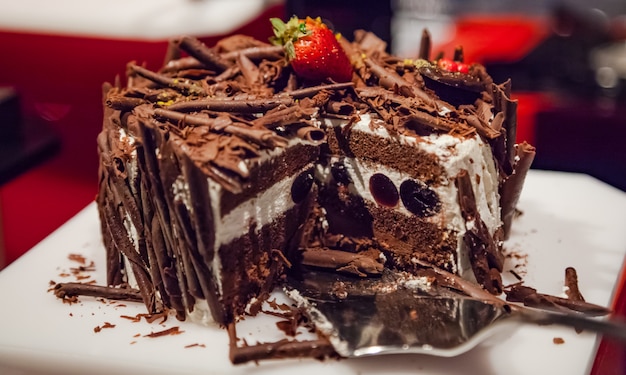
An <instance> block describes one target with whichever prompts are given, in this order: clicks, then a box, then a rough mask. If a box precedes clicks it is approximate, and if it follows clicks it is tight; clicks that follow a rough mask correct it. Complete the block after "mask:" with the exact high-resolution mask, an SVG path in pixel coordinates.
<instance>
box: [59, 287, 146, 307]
mask: <svg viewBox="0 0 626 375" xmlns="http://www.w3.org/2000/svg"><path fill="white" fill-rule="evenodd" d="M54 294H55V295H56V296H57V297H59V298H66V297H73V296H90V297H102V298H108V299H114V300H120V301H138V302H140V301H142V297H141V292H140V291H139V290H138V289H130V288H112V287H108V286H100V285H92V284H82V283H59V284H57V285H55V286H54Z"/></svg>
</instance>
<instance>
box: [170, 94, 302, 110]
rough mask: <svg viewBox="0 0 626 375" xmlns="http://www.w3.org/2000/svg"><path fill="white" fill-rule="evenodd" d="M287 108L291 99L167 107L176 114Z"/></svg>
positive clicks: (208, 101) (200, 102)
mask: <svg viewBox="0 0 626 375" xmlns="http://www.w3.org/2000/svg"><path fill="white" fill-rule="evenodd" d="M281 104H282V105H285V106H289V105H292V104H293V99H292V98H287V97H285V98H269V99H253V100H250V99H244V100H240V99H231V98H226V99H205V100H193V101H186V102H179V103H175V104H172V105H170V106H169V107H167V108H168V109H169V110H171V111H177V112H198V111H201V110H205V109H206V110H210V111H221V112H237V113H262V112H267V111H269V110H270V109H272V108H276V107H278V106H279V105H281Z"/></svg>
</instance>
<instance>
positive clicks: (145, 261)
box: [97, 31, 534, 325]
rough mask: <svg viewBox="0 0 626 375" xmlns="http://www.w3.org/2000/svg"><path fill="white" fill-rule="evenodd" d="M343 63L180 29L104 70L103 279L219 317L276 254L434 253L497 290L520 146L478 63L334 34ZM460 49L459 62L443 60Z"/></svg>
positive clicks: (503, 103)
mask: <svg viewBox="0 0 626 375" xmlns="http://www.w3.org/2000/svg"><path fill="white" fill-rule="evenodd" d="M339 44H340V45H341V50H342V52H343V51H345V55H346V57H347V58H348V60H349V62H350V65H351V66H352V74H351V78H350V80H347V81H346V82H337V81H335V80H333V79H317V80H312V79H310V78H304V77H302V76H301V75H299V74H298V72H296V71H295V70H294V69H293V66H292V64H290V63H289V62H287V61H286V59H285V57H286V55H285V52H284V51H285V49H284V47H282V46H274V45H270V44H268V43H265V42H262V41H258V40H255V39H252V38H250V37H246V36H241V35H236V36H233V37H229V38H225V39H224V40H222V41H220V42H219V43H217V45H215V46H211V47H209V46H206V45H204V44H203V43H202V42H201V41H199V40H197V39H194V38H191V37H183V38H179V39H177V40H174V41H172V43H171V48H170V51H168V56H171V59H170V60H169V61H168V62H167V63H166V64H165V65H164V66H163V68H161V69H160V70H158V71H151V70H148V69H146V68H144V67H141V66H138V65H136V64H134V63H130V64H129V65H128V67H127V79H126V82H125V83H124V84H122V83H120V82H118V83H116V84H115V85H105V88H104V108H105V114H104V124H103V130H102V132H101V134H100V135H99V137H98V152H99V155H100V189H99V193H98V198H97V202H98V208H99V212H100V218H101V226H102V233H103V238H104V243H105V246H106V250H107V275H108V280H107V283H108V284H109V285H111V286H119V285H124V284H128V285H130V286H131V287H133V288H137V289H139V290H140V291H141V295H142V297H143V300H144V303H145V304H146V306H147V308H148V310H149V311H151V312H156V311H161V310H163V309H172V310H175V311H176V313H177V316H178V317H179V318H180V319H187V318H190V319H192V320H194V321H199V322H202V323H206V324H209V323H210V322H215V323H217V324H220V325H227V324H229V323H231V322H233V321H235V320H237V318H238V317H239V316H242V315H244V314H255V313H256V312H257V311H258V309H259V308H260V304H261V302H263V301H264V300H265V299H266V298H267V296H268V295H269V293H270V292H271V291H272V290H273V289H274V288H275V286H276V285H277V284H278V283H279V282H280V281H281V278H282V277H283V275H284V274H285V273H286V272H292V273H293V272H298V270H299V269H301V267H314V268H318V269H327V270H329V271H333V272H343V273H348V274H353V275H354V276H355V277H378V276H379V275H380V274H381V273H382V271H383V269H385V268H389V269H393V270H400V271H407V272H415V271H417V270H418V269H419V268H420V267H421V266H420V264H423V262H426V263H429V264H433V265H436V266H437V267H441V268H443V269H445V270H447V271H449V272H452V273H455V274H458V275H460V276H462V277H463V278H466V279H468V280H474V281H477V282H478V283H480V284H481V285H483V286H484V287H485V288H486V289H487V290H489V291H491V292H493V293H495V294H498V293H500V292H501V282H500V272H501V271H502V251H501V250H502V249H501V247H502V241H503V240H504V238H505V237H506V235H507V230H508V228H509V225H510V220H511V218H512V216H513V212H514V209H515V204H516V202H517V198H518V197H519V192H520V190H521V187H522V184H523V180H524V176H525V174H526V171H527V170H528V168H529V167H530V162H531V161H532V157H533V156H534V149H533V148H532V147H531V146H529V145H527V144H522V145H519V146H516V145H514V140H515V123H516V116H515V111H516V102H514V101H512V100H511V99H510V84H508V83H505V84H495V83H493V82H492V80H491V78H490V77H489V75H488V74H487V73H486V72H485V70H484V68H483V67H482V66H480V65H478V64H465V63H463V62H462V61H456V62H455V63H456V64H457V68H456V70H454V71H452V70H450V66H449V65H446V64H441V60H439V61H431V60H430V59H429V56H428V53H425V54H423V55H422V56H420V57H419V58H417V59H402V58H398V57H395V56H392V55H389V54H388V53H387V52H386V51H385V48H386V46H385V43H384V42H382V41H381V40H380V39H378V38H377V37H376V36H375V35H373V34H371V33H368V32H364V31H359V32H357V33H355V38H354V41H348V40H346V39H345V38H340V39H339ZM459 66H462V67H463V68H459Z"/></svg>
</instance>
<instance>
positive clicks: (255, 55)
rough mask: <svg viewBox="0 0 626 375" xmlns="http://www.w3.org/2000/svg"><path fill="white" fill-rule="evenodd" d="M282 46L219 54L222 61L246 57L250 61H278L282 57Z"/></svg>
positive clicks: (245, 49)
mask: <svg viewBox="0 0 626 375" xmlns="http://www.w3.org/2000/svg"><path fill="white" fill-rule="evenodd" d="M284 52H285V50H284V47H283V46H263V47H249V48H244V49H241V50H238V51H230V52H226V53H222V54H220V58H221V59H222V60H233V61H234V60H236V59H237V58H239V57H240V56H246V57H247V58H249V59H250V60H279V59H281V58H283V57H284Z"/></svg>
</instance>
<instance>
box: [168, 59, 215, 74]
mask: <svg viewBox="0 0 626 375" xmlns="http://www.w3.org/2000/svg"><path fill="white" fill-rule="evenodd" d="M200 68H204V65H202V63H201V62H200V61H198V60H197V59H196V58H195V57H193V56H185V57H181V58H179V59H176V60H171V61H168V62H167V64H165V65H163V67H162V68H161V70H159V72H160V73H171V72H178V71H181V70H188V69H200Z"/></svg>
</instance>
